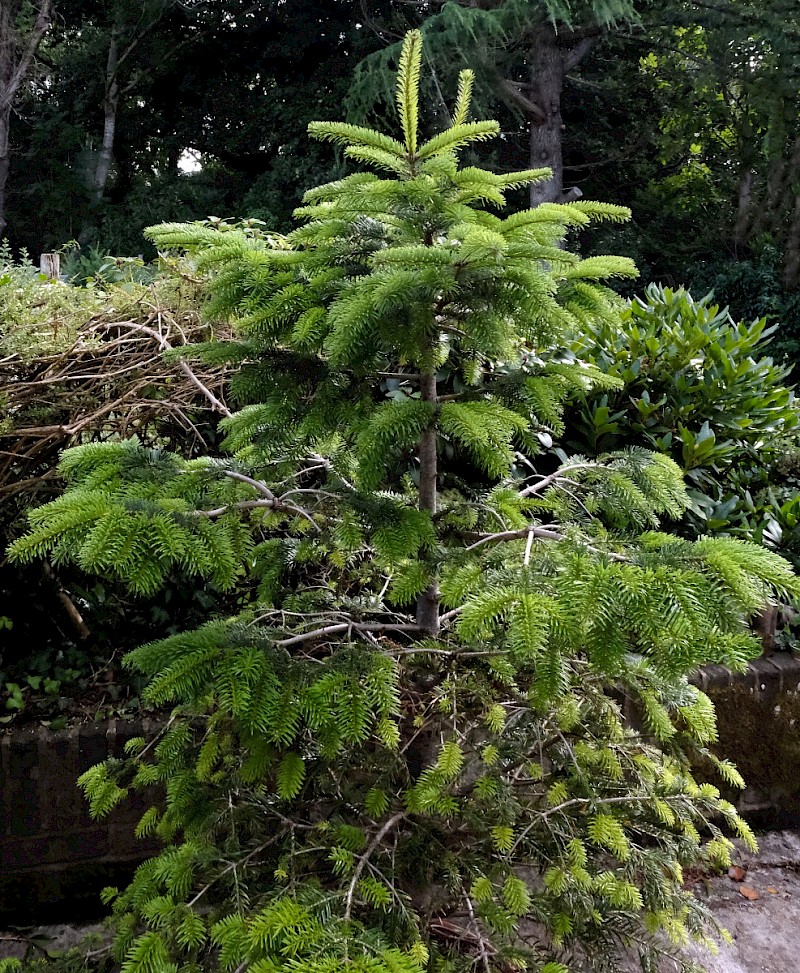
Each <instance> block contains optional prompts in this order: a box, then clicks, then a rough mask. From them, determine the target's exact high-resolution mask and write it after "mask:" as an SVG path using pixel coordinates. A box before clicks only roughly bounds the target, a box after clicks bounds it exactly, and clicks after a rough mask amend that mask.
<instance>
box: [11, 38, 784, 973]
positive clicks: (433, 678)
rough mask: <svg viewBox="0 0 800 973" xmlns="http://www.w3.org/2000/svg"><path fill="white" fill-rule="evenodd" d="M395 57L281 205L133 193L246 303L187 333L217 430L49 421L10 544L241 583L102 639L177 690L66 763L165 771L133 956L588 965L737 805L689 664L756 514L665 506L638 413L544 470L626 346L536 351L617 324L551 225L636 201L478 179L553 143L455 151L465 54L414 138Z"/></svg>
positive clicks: (259, 963)
mask: <svg viewBox="0 0 800 973" xmlns="http://www.w3.org/2000/svg"><path fill="white" fill-rule="evenodd" d="M420 66H421V39H420V35H419V34H417V33H412V34H410V35H409V36H408V37H407V39H406V42H405V45H404V48H403V54H402V58H401V60H400V66H399V74H398V81H397V109H398V115H399V119H400V128H401V134H400V137H399V138H398V137H395V136H394V135H385V134H381V133H379V132H375V131H372V130H370V129H366V128H360V127H357V126H352V125H347V124H343V123H341V124H340V123H333V122H320V123H315V124H313V125H312V126H311V134H312V135H313V136H314V137H316V138H319V139H323V140H327V141H329V142H333V143H334V144H336V145H338V146H341V147H343V151H344V154H345V156H346V157H347V158H349V159H350V160H351V161H352V162H355V163H361V164H364V165H366V166H368V167H369V168H370V169H375V170H377V174H375V173H373V172H371V171H368V172H365V171H357V172H355V173H354V174H352V175H349V176H347V177H346V178H343V179H341V180H339V181H336V182H333V183H330V184H327V185H324V186H320V187H317V188H315V189H312V190H310V191H309V192H308V193H307V194H306V197H305V205H304V206H303V207H302V208H301V209H300V210H299V211H298V213H297V216H298V219H299V221H300V222H299V226H298V228H297V229H295V230H294V231H292V232H291V233H289V234H288V235H285V236H279V235H269V234H264V233H248V232H243V231H241V230H238V229H236V228H235V227H233V228H231V227H226V228H221V227H216V228H215V227H213V226H208V225H206V226H200V225H178V224H171V225H170V224H168V225H162V226H159V227H155V228H153V229H152V230H151V231H150V236H151V238H152V239H153V240H154V241H155V242H156V244H157V245H158V246H159V247H160V248H161V249H162V250H179V251H182V252H184V253H186V254H188V255H189V257H190V258H191V259H192V260H193V261H194V265H195V272H196V274H197V275H198V276H200V275H203V276H205V277H207V279H208V287H209V293H210V298H209V302H208V304H207V314H208V315H209V318H210V319H211V320H221V319H225V320H226V321H228V322H231V323H232V324H233V325H234V327H235V334H234V337H233V338H232V339H231V340H229V341H225V342H206V343H204V344H202V345H196V346H194V347H192V348H189V349H183V351H182V353H183V355H184V360H185V361H187V362H188V363H190V365H191V363H192V362H194V361H203V362H205V363H214V362H226V363H228V364H229V365H230V366H231V368H232V378H231V381H230V387H229V389H228V396H229V398H228V401H229V402H230V403H231V404H232V406H233V407H234V408H233V409H232V410H231V411H230V414H229V415H228V416H227V418H226V419H225V420H224V421H223V425H224V427H225V436H226V438H225V441H224V452H222V453H220V455H218V456H215V457H213V458H201V459H187V458H185V457H183V456H181V455H178V454H175V453H169V452H166V451H159V450H156V449H152V448H144V447H143V446H142V445H140V444H138V443H137V442H136V441H120V442H108V443H100V444H90V445H87V446H84V447H80V448H77V449H73V450H70V451H68V452H67V453H65V455H64V457H63V460H62V464H61V471H62V473H63V475H64V477H65V478H66V480H67V483H68V487H67V489H66V491H65V493H64V494H63V495H62V496H61V497H59V498H58V499H56V500H54V501H53V502H51V503H49V504H47V505H45V506H43V507H41V508H39V509H38V510H36V511H34V513H33V514H32V516H31V526H30V531H29V533H28V534H27V535H26V537H24V538H23V539H22V540H20V541H18V542H17V543H16V544H15V545H14V547H13V548H12V552H11V554H12V557H14V558H15V559H17V560H18V561H24V560H27V559H32V558H35V557H37V556H39V555H42V554H47V555H48V556H50V557H51V558H52V559H53V560H54V561H55V562H56V563H57V564H59V563H64V562H72V561H74V562H77V563H78V564H80V565H81V567H82V568H83V569H84V570H87V571H94V572H97V573H101V574H103V575H106V576H110V577H115V578H117V579H121V580H123V581H125V582H126V583H127V584H129V585H130V587H131V588H132V589H133V590H134V591H138V592H141V593H143V594H149V593H151V592H153V591H156V590H158V589H159V587H160V586H161V585H162V584H163V583H164V580H165V578H166V577H167V576H168V574H169V572H170V570H171V569H172V568H173V567H175V566H178V567H180V569H181V570H182V571H184V572H186V573H187V574H188V575H190V576H195V577H197V578H201V579H202V578H208V579H210V580H212V581H213V582H214V584H215V585H216V586H218V587H219V588H222V589H225V588H230V587H234V586H237V585H238V586H245V587H246V586H247V585H248V584H249V585H251V586H252V587H251V590H252V599H251V602H250V604H249V605H248V607H247V610H246V611H244V612H242V613H241V614H239V615H237V616H236V617H234V618H212V619H209V621H208V623H207V624H205V625H204V626H202V627H200V628H198V629H196V630H192V631H185V632H181V633H179V634H176V635H174V636H173V637H171V638H168V639H165V640H163V641H159V642H155V643H152V644H149V645H145V646H143V647H141V648H139V649H137V650H135V651H134V652H132V653H131V654H130V655H129V656H128V659H127V662H128V664H129V665H130V666H131V667H132V668H134V669H136V670H137V671H138V672H139V673H140V674H143V675H145V676H146V677H147V679H148V688H147V689H146V691H145V695H146V699H147V701H148V702H149V703H151V704H153V705H158V706H165V705H166V706H169V707H172V708H173V710H172V716H171V718H170V719H169V721H168V723H167V724H166V725H165V726H164V728H163V731H162V732H161V734H160V735H159V736H158V737H157V738H155V739H153V740H150V741H145V740H135V741H131V743H130V745H129V757H128V759H126V760H123V761H111V762H107V763H104V764H101V765H98V766H96V767H94V768H92V769H90V770H89V771H88V772H87V773H86V774H84V775H83V777H82V779H81V784H82V786H83V788H84V791H85V792H86V795H87V797H88V799H89V802H90V806H91V810H92V813H93V814H95V815H97V816H102V815H104V814H106V813H107V812H108V811H109V810H110V809H111V808H112V807H113V806H114V805H115V804H116V803H117V802H118V801H119V800H121V799H123V798H124V797H125V795H126V793H127V792H128V791H129V790H130V789H131V788H144V789H147V788H150V787H151V786H152V785H156V786H155V787H154V788H153V790H152V791H150V793H152V794H153V795H154V798H153V799H154V804H153V806H152V808H150V809H149V810H148V811H147V812H146V813H145V814H144V816H143V818H142V820H141V823H140V825H139V830H140V832H141V833H142V834H152V833H155V834H157V835H158V836H159V837H160V838H161V839H162V841H163V842H164V848H163V851H161V852H160V853H159V854H157V855H155V856H154V857H153V858H151V859H150V860H149V861H147V862H146V863H145V864H144V865H142V866H141V867H140V868H139V870H138V871H137V873H136V875H135V877H134V879H133V881H132V882H131V884H130V885H129V886H128V887H127V888H126V889H123V890H121V891H118V890H109V891H108V893H107V900H108V902H109V903H113V910H114V915H115V921H116V923H117V939H116V945H115V954H116V956H117V957H118V959H119V961H120V962H121V964H122V970H123V971H124V973H177V971H181V973H194V971H203V970H208V971H211V970H225V971H231V973H233V971H240V973H241V971H245V970H247V971H251V973H277V971H286V973H288V971H298V973H299V971H303V973H334V971H336V973H339V971H352V973H421V971H423V970H430V971H437V973H445V971H448V973H449V971H453V973H456V971H467V970H473V969H483V970H485V971H486V973H492V971H498V973H501V971H502V973H505V971H509V970H512V969H516V968H525V969H529V970H531V971H535V973H566V971H569V970H574V971H576V973H577V971H578V970H580V971H597V973H600V971H609V970H612V969H615V968H616V966H617V963H618V957H619V956H620V954H621V953H624V952H630V951H633V952H634V953H635V954H636V953H638V954H639V955H640V956H641V961H642V965H643V968H644V969H646V970H652V969H654V968H655V965H656V964H657V963H658V961H659V957H660V956H661V955H663V953H664V952H665V951H666V952H669V951H671V950H675V949H677V948H679V947H680V945H681V944H682V943H683V942H684V941H685V940H686V938H687V937H689V936H693V935H694V936H700V937H702V936H703V935H704V931H705V930H706V928H707V927H706V921H707V916H706V915H705V913H704V910H703V908H702V906H701V905H700V904H699V903H698V902H697V901H696V900H695V899H694V898H693V897H692V895H691V894H690V893H688V892H687V891H685V890H684V888H683V881H682V876H683V869H684V868H686V867H687V866H697V865H702V864H703V863H707V862H721V863H724V862H725V861H727V860H728V855H729V849H730V839H729V835H731V834H733V833H738V834H740V835H742V836H743V837H744V838H745V840H746V841H751V840H752V838H751V836H750V834H749V831H748V829H747V827H746V825H745V824H744V823H743V822H742V821H741V820H740V819H739V818H738V816H737V814H736V812H735V810H734V808H733V807H732V806H731V805H730V804H729V803H727V802H725V801H724V800H722V799H721V798H720V795H719V792H718V791H717V789H716V788H715V787H714V786H713V785H712V784H708V783H698V782H696V781H695V780H694V779H693V778H692V776H691V773H690V772H689V769H688V763H687V760H686V752H687V748H689V747H699V748H701V749H702V748H704V747H705V745H706V744H707V743H709V742H710V741H712V740H713V738H714V734H715V725H714V713H713V708H712V706H711V704H710V702H709V700H708V699H707V698H706V697H705V696H704V695H703V694H702V693H701V692H700V691H699V690H697V689H696V688H694V687H692V686H690V685H689V684H688V682H687V678H686V677H687V673H689V672H690V671H691V670H693V669H694V668H695V667H696V666H697V665H699V664H700V663H702V662H704V661H710V660H713V661H716V662H723V663H725V664H728V665H731V666H734V667H737V666H742V665H743V664H744V663H745V661H746V659H747V658H748V657H749V655H750V654H751V653H752V652H753V650H754V644H753V640H752V638H751V636H750V634H749V632H748V630H747V627H746V621H747V618H748V616H749V615H750V614H751V613H753V612H755V611H758V610H759V609H760V608H761V607H762V606H763V604H764V603H765V601H767V600H768V599H770V598H771V597H775V596H778V597H788V596H791V595H794V594H795V593H797V591H798V585H797V582H796V579H795V578H794V576H793V574H792V572H791V570H790V568H789V567H788V565H787V564H786V563H785V562H784V561H782V560H781V559H780V558H779V557H777V556H776V555H775V554H773V553H771V552H769V551H767V550H765V549H764V548H762V547H759V546H756V545H754V544H749V543H746V542H743V541H736V540H732V539H730V538H724V537H719V538H704V539H702V540H700V541H697V542H695V543H691V542H689V541H686V540H683V539H680V538H678V537H676V536H673V535H669V534H667V533H665V532H662V531H661V530H660V529H659V524H660V521H661V520H662V519H663V518H667V519H668V518H671V517H677V516H679V515H680V514H681V512H682V511H683V510H684V509H685V508H686V507H687V504H688V502H689V501H688V498H687V495H686V492H685V488H684V485H683V482H682V480H681V476H680V471H679V469H678V467H677V466H676V464H675V463H674V462H673V461H672V460H671V459H670V458H669V457H667V456H664V455H662V454H660V453H659V452H657V451H655V452H648V451H647V450H644V449H642V448H633V449H623V450H619V451H611V452H608V453H606V454H603V455H600V456H593V457H584V456H580V455H574V456H570V457H568V458H567V460H566V461H565V462H564V463H563V464H562V466H561V467H560V468H559V469H557V470H556V471H554V472H550V473H548V474H544V473H541V472H538V471H537V470H536V467H535V459H533V458H532V457H535V454H536V451H537V448H538V447H539V442H540V437H541V435H542V434H543V433H544V432H545V431H546V430H547V429H548V428H551V427H552V426H553V424H554V423H558V422H559V421H560V419H561V415H562V412H563V408H564V403H565V402H566V400H567V398H568V397H569V396H570V394H572V393H574V391H575V390H576V389H577V388H584V389H588V388H591V387H593V386H597V387H599V388H601V389H611V388H615V387H617V386H618V385H619V384H620V381H621V380H619V379H617V378H615V377H609V376H608V375H607V374H605V373H604V372H603V371H602V370H601V369H598V368H596V367H593V366H591V365H588V364H586V363H584V362H581V361H579V360H571V361H569V360H561V359H554V358H553V356H551V355H550V354H549V352H550V351H551V349H552V348H553V347H556V346H559V345H562V344H563V342H564V341H565V340H566V336H567V335H568V334H575V333H577V332H580V330H581V329H582V328H588V327H590V326H591V327H596V326H598V324H599V322H607V323H608V326H609V327H612V328H617V329H621V328H623V327H624V326H625V324H624V320H625V318H624V313H625V312H624V305H623V304H622V303H621V302H620V300H619V299H618V297H617V296H616V295H615V293H614V292H613V291H612V290H611V289H609V287H608V286H607V283H606V282H607V281H608V280H609V279H611V278H613V277H615V276H628V277H630V276H632V275H634V274H635V270H634V267H633V266H632V264H631V263H630V261H628V260H625V259H622V258H615V257H591V258H588V259H581V258H580V257H579V256H577V255H576V254H574V253H572V252H571V251H570V250H569V249H568V247H567V246H566V243H565V239H566V237H567V234H568V231H569V229H570V228H571V227H583V226H586V225H587V224H590V223H591V222H592V221H596V220H602V219H606V220H614V221H618V220H624V219H625V218H627V215H628V214H627V211H626V210H624V209H622V208H620V207H617V206H610V205H603V204H600V203H591V202H579V203H571V204H569V205H559V204H551V205H541V206H539V207H537V208H535V209H532V210H526V211H523V212H518V213H514V214H512V215H510V216H505V217H504V216H503V215H502V211H503V206H504V194H505V192H506V191H507V190H508V189H510V188H512V187H514V186H517V185H525V184H528V183H530V182H531V181H534V180H537V179H544V178H546V177H547V175H548V173H547V172H546V171H544V172H543V171H530V172H521V173H512V174H504V175H497V174H494V173H491V172H488V171H484V170H481V169H479V168H476V167H473V166H467V167H461V166H460V165H459V162H458V155H459V151H460V150H461V149H463V148H464V147H466V146H469V145H471V144H474V143H476V142H481V141H482V140H484V139H488V138H490V137H493V136H495V135H497V130H498V127H497V125H496V124H494V123H493V122H481V121H472V120H470V118H469V103H470V88H471V82H472V77H471V74H470V73H469V72H465V73H464V74H463V75H462V77H461V82H460V87H459V95H458V100H457V103H456V105H455V108H454V111H453V116H452V124H451V125H450V127H448V128H447V129H445V130H444V131H442V132H440V133H439V134H438V135H435V136H434V137H433V138H432V139H430V140H429V141H426V142H422V141H420V139H419V137H418V100H419V99H418V82H419V73H420ZM620 691H624V692H627V693H628V694H630V695H631V696H632V697H634V698H635V699H636V700H637V701H638V704H639V706H640V708H641V712H642V714H643V720H644V727H645V733H644V735H643V734H641V733H639V732H637V731H636V730H634V729H633V728H632V727H631V726H630V725H628V724H627V723H626V721H625V720H624V719H623V716H622V713H621V710H620V704H619V694H620ZM717 766H718V769H719V772H720V774H721V775H722V776H723V777H724V778H725V779H727V780H728V781H730V782H733V783H736V782H738V781H739V778H738V775H737V773H736V771H735V769H734V768H733V767H731V766H730V765H728V764H726V763H724V762H719V761H717ZM689 968H690V966H688V965H686V964H684V969H689Z"/></svg>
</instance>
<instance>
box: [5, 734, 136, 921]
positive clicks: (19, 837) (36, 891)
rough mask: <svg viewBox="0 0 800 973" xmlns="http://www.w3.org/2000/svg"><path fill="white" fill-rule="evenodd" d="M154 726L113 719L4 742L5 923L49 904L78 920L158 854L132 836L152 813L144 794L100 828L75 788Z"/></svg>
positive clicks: (11, 737) (12, 736) (126, 803)
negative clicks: (102, 893) (109, 888)
mask: <svg viewBox="0 0 800 973" xmlns="http://www.w3.org/2000/svg"><path fill="white" fill-rule="evenodd" d="M154 727H155V724H152V723H151V722H150V721H148V722H146V723H144V724H143V723H142V722H140V721H136V722H126V721H123V720H111V721H109V722H105V723H89V724H85V725H82V726H76V727H72V728H70V729H67V730H62V731H58V732H52V731H50V730H48V729H46V728H45V727H35V728H33V729H30V728H24V729H21V730H13V731H11V732H6V733H5V734H4V735H3V736H2V737H1V738H0V917H3V918H5V919H7V920H11V919H15V918H17V917H19V918H20V919H21V920H22V921H26V920H27V919H28V917H29V916H30V915H31V913H32V910H34V909H35V911H36V912H37V914H38V915H39V916H41V914H42V911H43V910H44V911H45V912H46V911H47V907H48V905H49V904H52V905H53V906H54V907H55V906H56V904H58V912H59V915H61V916H63V914H64V906H65V905H66V906H67V909H68V910H69V909H71V907H72V906H74V907H75V908H74V911H75V912H76V913H80V912H81V911H85V910H86V909H87V908H89V909H97V908H98V903H97V892H98V890H99V888H101V887H102V886H103V885H107V884H116V879H117V877H118V876H119V875H120V870H121V872H122V874H123V875H124V873H126V872H130V871H131V870H132V869H133V867H135V865H136V864H137V863H138V862H140V861H141V860H143V859H144V858H145V857H146V856H147V855H148V853H149V852H150V851H152V850H153V848H154V847H155V845H154V843H153V842H152V841H151V842H149V843H148V842H145V841H140V840H139V839H137V838H136V837H135V835H134V833H133V832H134V828H135V826H136V823H137V822H138V820H139V818H140V817H141V815H142V813H143V812H144V810H146V807H147V804H146V801H145V799H144V798H143V796H142V795H134V796H133V797H132V798H131V799H130V800H127V801H124V802H122V804H121V805H120V806H118V807H117V808H116V809H115V810H114V811H113V812H112V813H111V814H110V815H109V816H108V818H106V819H104V820H103V821H99V822H98V821H93V820H92V819H91V818H90V817H89V813H88V808H87V804H86V801H85V800H84V799H83V795H82V794H81V792H80V791H79V789H78V787H77V785H76V783H75V781H76V780H77V778H78V776H79V775H80V774H82V773H83V772H84V771H85V770H87V769H88V768H89V767H91V766H92V765H93V764H96V763H98V762H99V761H101V760H105V759H106V757H109V756H121V755H122V753H123V748H124V745H125V742H126V741H127V740H129V739H131V738H132V737H136V736H147V735H148V734H150V733H152V732H153V730H154Z"/></svg>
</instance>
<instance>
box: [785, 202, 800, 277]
mask: <svg viewBox="0 0 800 973" xmlns="http://www.w3.org/2000/svg"><path fill="white" fill-rule="evenodd" d="M781 277H782V281H783V286H784V287H797V285H798V283H800V194H798V195H796V196H795V197H794V212H793V213H792V222H791V224H790V225H789V233H788V234H787V236H786V244H785V246H784V250H783V273H782V275H781Z"/></svg>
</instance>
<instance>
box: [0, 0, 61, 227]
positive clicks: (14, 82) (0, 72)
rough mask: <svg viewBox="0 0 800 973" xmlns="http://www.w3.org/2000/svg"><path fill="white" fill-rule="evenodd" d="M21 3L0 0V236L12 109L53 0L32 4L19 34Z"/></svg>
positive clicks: (37, 46) (4, 206)
mask: <svg viewBox="0 0 800 973" xmlns="http://www.w3.org/2000/svg"><path fill="white" fill-rule="evenodd" d="M20 6H21V4H20V3H19V0H0V236H2V235H3V233H4V231H5V229H6V226H7V223H6V184H7V182H8V172H9V169H10V167H11V154H10V147H9V146H10V141H9V128H10V125H11V110H12V108H13V106H14V101H15V100H16V97H17V94H18V92H19V89H20V85H21V84H22V83H23V81H24V80H25V78H26V77H27V76H28V71H29V70H30V66H31V62H32V61H33V58H34V56H35V54H36V51H37V50H38V49H39V45H40V44H41V42H42V38H43V37H44V35H45V34H46V33H47V31H48V30H49V29H50V17H51V14H52V11H53V2H52V0H39V3H38V4H35V5H34V10H35V13H36V17H35V19H34V22H33V26H32V27H31V28H30V30H29V32H28V33H27V34H25V35H22V34H20V33H19V32H18V30H17V17H18V15H19V12H20Z"/></svg>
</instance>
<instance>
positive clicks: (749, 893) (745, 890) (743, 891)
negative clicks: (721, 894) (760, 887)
mask: <svg viewBox="0 0 800 973" xmlns="http://www.w3.org/2000/svg"><path fill="white" fill-rule="evenodd" d="M739 895H743V896H744V897H745V898H746V899H749V900H750V902H755V900H756V899H760V898H761V896H760V895H759V894H758V892H756V890H755V889H751V888H750V886H749V885H740V886H739Z"/></svg>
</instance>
